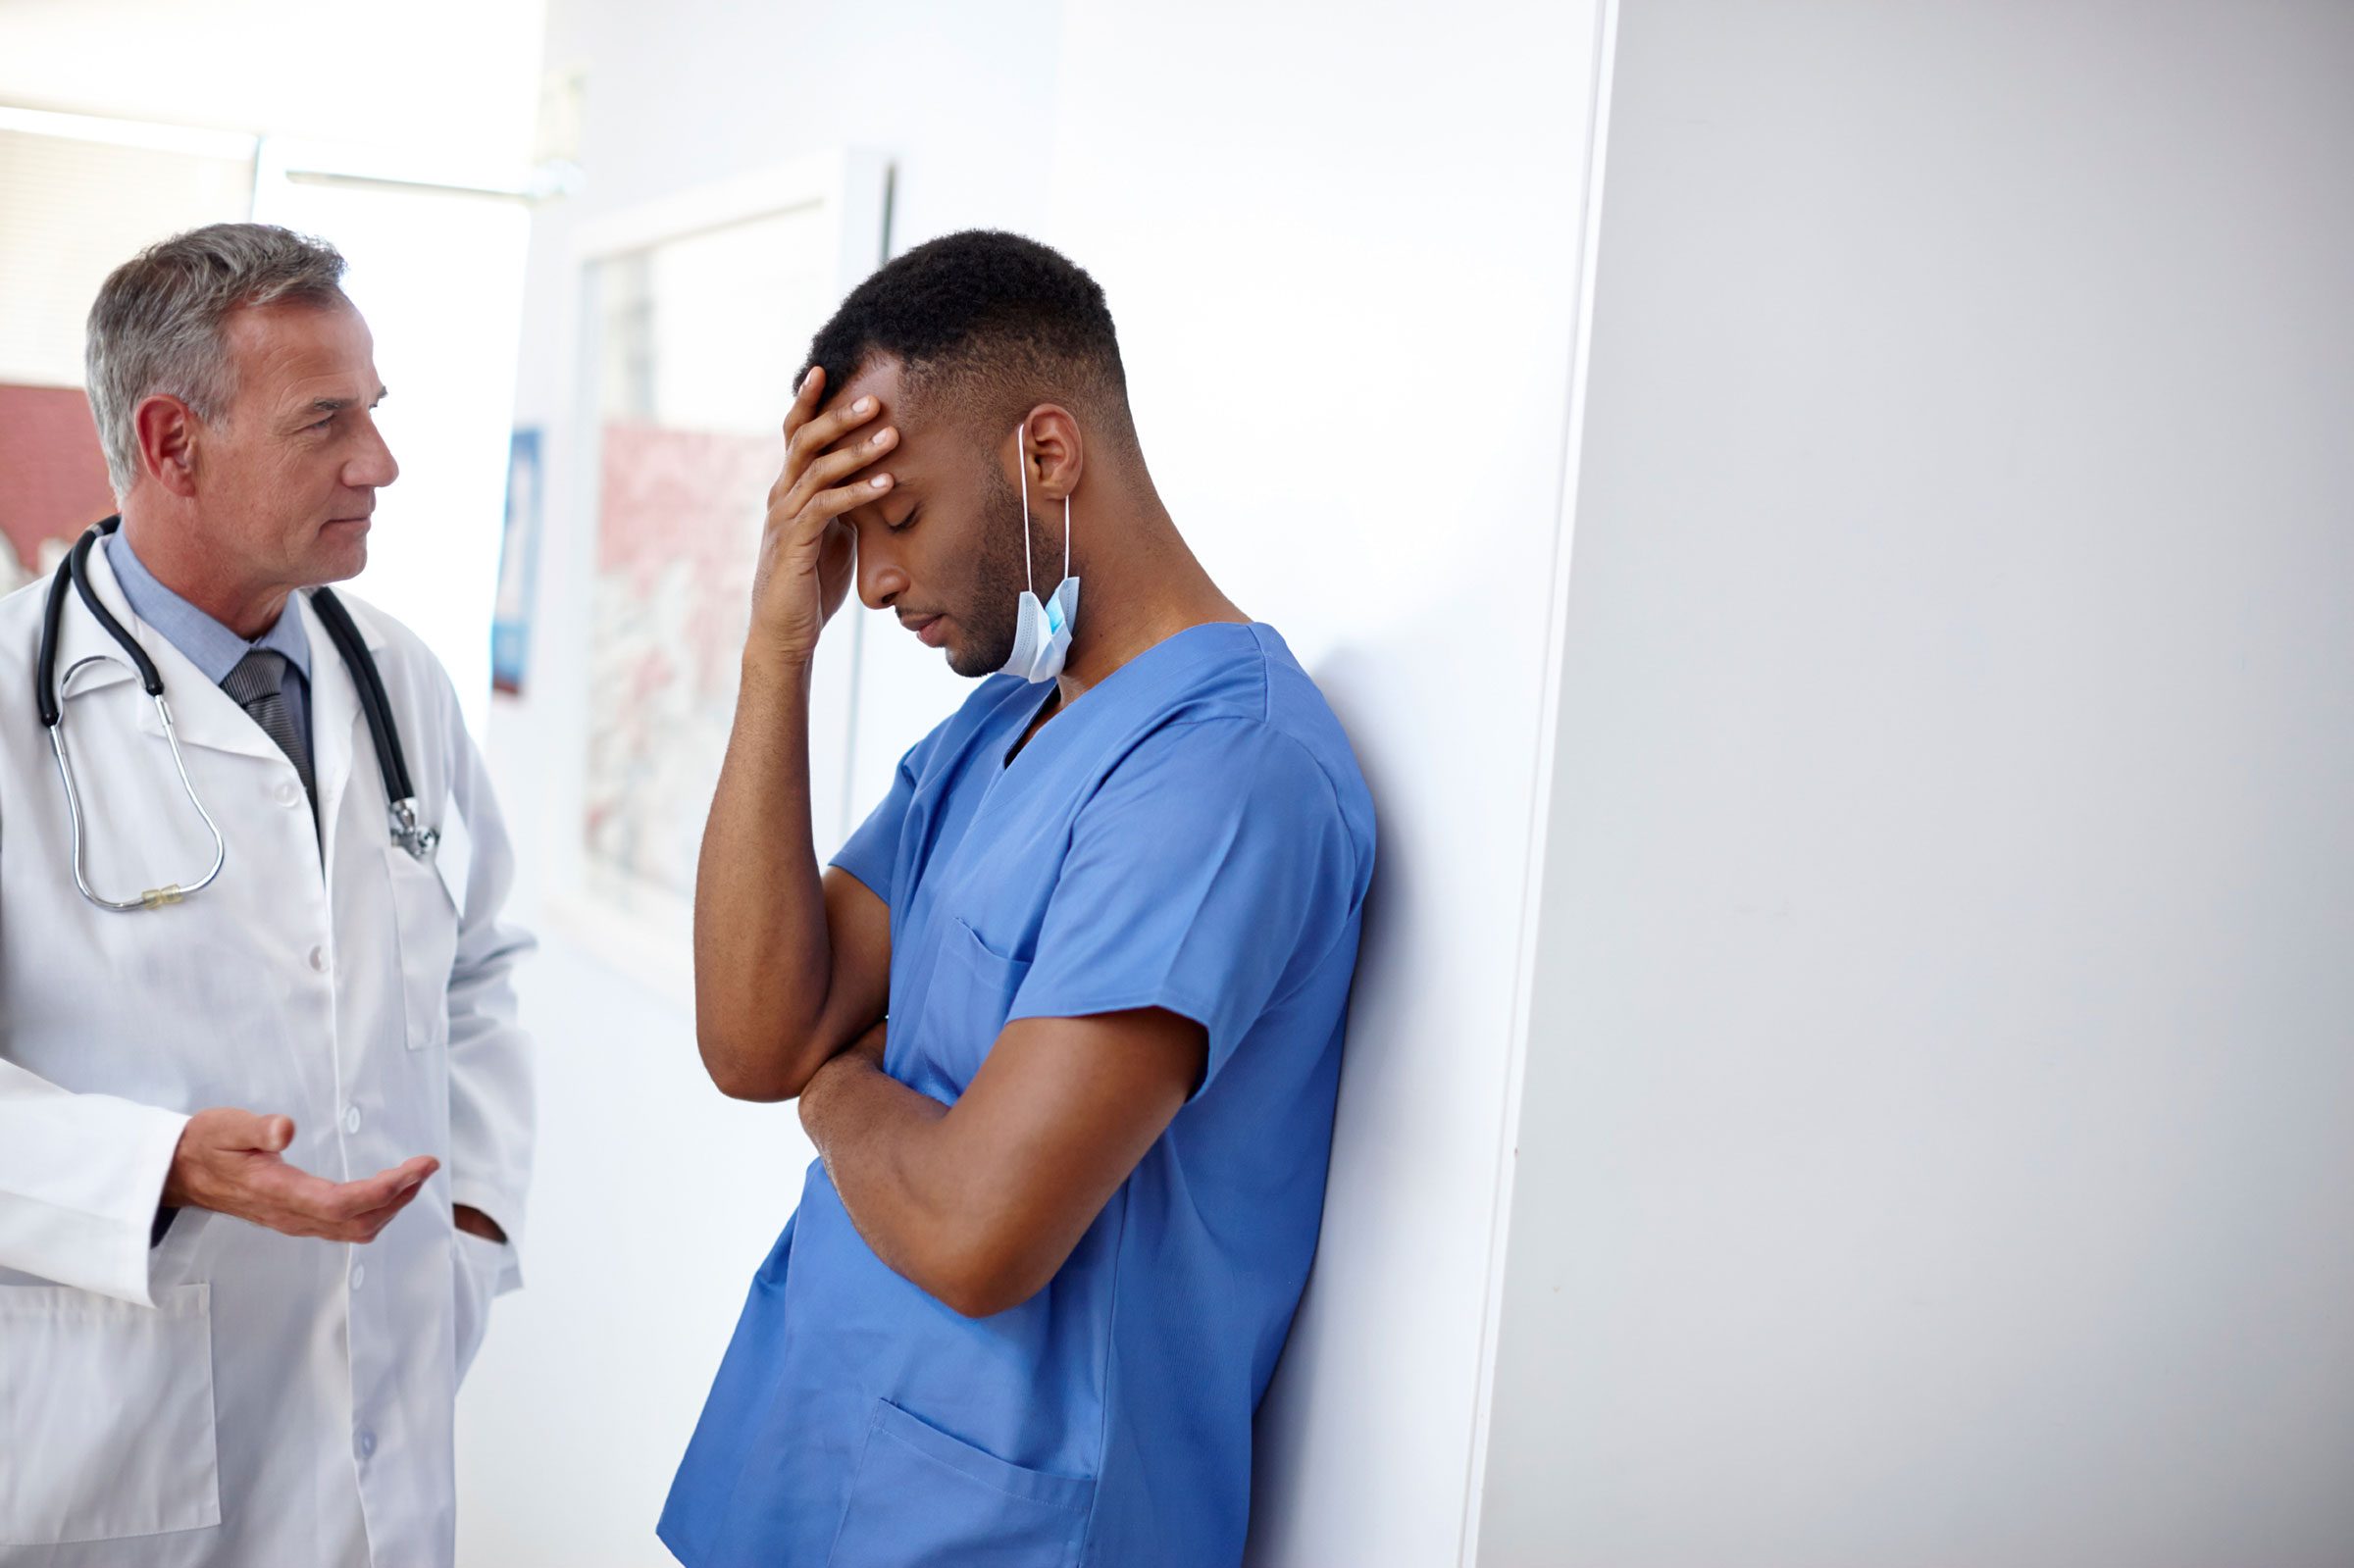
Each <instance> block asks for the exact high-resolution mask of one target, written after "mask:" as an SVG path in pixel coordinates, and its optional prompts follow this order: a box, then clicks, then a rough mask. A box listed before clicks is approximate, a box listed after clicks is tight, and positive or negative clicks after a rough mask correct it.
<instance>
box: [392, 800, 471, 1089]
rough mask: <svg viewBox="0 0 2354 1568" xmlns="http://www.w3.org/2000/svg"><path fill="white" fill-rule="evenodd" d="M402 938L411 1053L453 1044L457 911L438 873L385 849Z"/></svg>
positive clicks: (403, 985) (396, 848)
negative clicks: (451, 978)
mask: <svg viewBox="0 0 2354 1568" xmlns="http://www.w3.org/2000/svg"><path fill="white" fill-rule="evenodd" d="M384 876H385V879H386V880H387V881H388V882H390V884H391V885H392V923H393V925H394V926H395V927H396V928H397V929H398V932H399V943H400V985H401V1002H402V1006H403V1008H404V1009H405V1011H406V1012H407V1014H408V1030H409V1049H411V1050H413V1051H415V1050H423V1049H425V1048H426V1047H427V1046H429V1045H438V1044H441V1043H443V1042H445V1041H446V1040H447V1039H448V1038H449V971H450V967H451V965H453V964H454V963H455V962H456V961H457V956H458V906H457V905H456V904H455V903H453V902H452V901H451V900H450V896H449V887H448V885H446V884H445V883H443V881H442V880H441V876H440V874H439V873H438V872H436V871H435V870H434V868H433V867H432V866H431V865H428V864H427V863H425V862H424V861H421V860H419V859H418V858H417V857H416V856H414V855H412V854H410V853H409V852H408V851H407V850H405V849H402V848H400V847H399V846H398V845H396V844H387V845H386V846H385V848H384Z"/></svg>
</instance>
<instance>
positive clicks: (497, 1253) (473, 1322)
mask: <svg viewBox="0 0 2354 1568" xmlns="http://www.w3.org/2000/svg"><path fill="white" fill-rule="evenodd" d="M452 1234H453V1235H455V1236H456V1238H457V1243H458V1244H457V1254H456V1263H455V1267H454V1269H453V1270H452V1272H453V1274H454V1275H455V1276H456V1278H455V1282H454V1283H455V1286H456V1290H457V1309H458V1339H457V1344H458V1381H459V1382H460V1383H463V1382H465V1381H466V1373H467V1370H468V1369H469V1368H471V1367H472V1366H473V1365H474V1357H475V1352H477V1351H479V1350H480V1349H482V1347H483V1335H484V1333H485V1332H486V1330H487V1329H488V1328H489V1327H490V1298H491V1297H492V1296H494V1295H496V1294H497V1293H498V1276H499V1273H500V1271H501V1270H503V1269H504V1268H505V1267H506V1266H507V1246H506V1243H505V1242H504V1241H493V1240H491V1239H489V1238H488V1237H483V1236H475V1235H472V1234H471V1233H469V1232H466V1231H456V1232H453V1233H452Z"/></svg>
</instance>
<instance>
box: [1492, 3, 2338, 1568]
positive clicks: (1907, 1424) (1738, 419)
mask: <svg viewBox="0 0 2354 1568" xmlns="http://www.w3.org/2000/svg"><path fill="white" fill-rule="evenodd" d="M2349 80H2354V11H2349V10H2348V9H2347V8H2345V7H2342V6H2328V5H2296V4H2284V3H2261V4H2254V3H2251V4H2237V5H2222V4H2194V3H2188V0H2165V3H2159V4H2151V3H2146V0H2145V3H2135V4H2127V3H2124V0H2074V3H2070V4H2066V5H2040V6H2023V5H2011V6H1985V5H1973V4H1965V3H1961V0H1941V3H1917V4H1914V5H1909V6H1901V7H1891V6H1876V5H1869V4H1858V3H1839V4H1833V3H1814V4H1791V5H1782V6H1774V7H1763V8H1762V7H1758V6H1754V5H1747V4H1740V3H1733V0H1629V3H1628V4H1626V6H1625V7H1624V16H1623V19H1622V22H1621V24H1620V37H1619V50H1618V55H1617V61H1616V74H1615V78H1614V86H1613V92H1614V95H1615V106H1614V112H1613V114H1612V121H1611V126H1610V149H1609V163H1608V185H1607V192H1606V195H1605V200H1604V211H1603V218H1602V224H1601V230H1600V233H1601V244H1600V262H1599V266H1600V272H1599V284H1598V289H1599V291H1598V296H1597V306H1596V311H1597V314H1596V319H1595V326H1594V338H1593V345H1594V346H1593V353H1594V359H1593V372H1592V375H1593V379H1592V386H1591V405H1590V406H1591V417H1590V420H1589V422H1588V424H1587V425H1586V428H1585V430H1584V437H1583V439H1584V452H1585V462H1584V478H1583V485H1582V491H1581V494H1580V496H1579V501H1578V508H1577V521H1576V551H1575V562H1574V566H1573V571H1572V589H1571V596H1570V616H1569V623H1568V629H1567V656H1566V663H1565V666H1564V688H1563V691H1562V694H1561V715H1560V735H1561V752H1560V757H1559V761H1558V766H1557V769H1556V773H1555V784H1554V788H1553V799H1552V805H1551V809H1552V812H1553V832H1552V839H1551V847H1550V852H1549V855H1548V858H1547V862H1546V866H1545V900H1544V904H1543V912H1542V929H1541V934H1540V941H1539V945H1540V952H1541V957H1542V968H1541V971H1540V975H1541V979H1540V987H1539V991H1538V994H1537V998H1536V1028H1535V1031H1534V1036H1533V1043H1532V1046H1531V1051H1530V1059H1529V1064H1528V1069H1527V1078H1526V1092H1525V1098H1524V1114H1523V1119H1522V1123H1521V1129H1520V1138H1519V1147H1520V1160H1519V1169H1518V1176H1517V1188H1516V1194H1515V1207H1514V1212H1513V1226H1512V1234H1511V1242H1510V1254H1509V1258H1510V1261H1509V1270H1508V1290H1507V1297H1506V1302H1505V1313H1504V1325H1503V1336H1502V1341H1501V1351H1500V1357H1499V1363H1498V1368H1497V1373H1496V1414H1495V1425H1494V1430H1493V1433H1492V1438H1491V1444H1490V1454H1489V1465H1488V1471H1487V1477H1486V1492H1485V1498H1484V1516H1483V1517H1484V1530H1483V1535H1482V1541H1481V1547H1482V1549H1481V1550H1480V1553H1479V1559H1480V1561H1481V1562H1482V1563H1484V1564H1497V1565H1516V1564H1545V1565H1548V1568H1569V1565H1576V1564H1609V1565H1612V1568H1650V1565H1671V1564H1672V1565H1698V1564H1719V1563H1726V1562H1741V1563H1745V1564H1755V1565H1758V1568H1772V1565H1775V1564H1828V1563H1869V1564H1874V1565H1877V1568H1908V1565H1915V1564H1919V1565H1929V1564H1953V1563H1972V1564H1985V1565H1998V1564H1999V1565H2021V1564H2041V1563H2050V1564H2071V1565H2076V1568H2092V1565H2100V1564H2120V1565H2125V1564H2134V1565H2147V1564H2151V1563H2161V1562H2164V1563H2255V1562H2262V1563H2266V1564H2273V1565H2290V1564H2323V1563H2343V1562H2346V1561H2348V1560H2350V1559H2354V1500H2350V1499H2354V1492H2349V1490H2348V1488H2347V1487H2346V1485H2345V1468H2346V1464H2345V1461H2346V1456H2347V1438H2348V1433H2349V1430H2350V1429H2354V1335H2349V1333H2348V1332H2347V1325H2348V1324H2349V1323H2354V1224H2350V1223H2349V1221H2350V1220H2354V1204H2350V1201H2349V1197H2348V1193H2349V1191H2350V1190H2354V1153H2350V1150H2354V1138H2349V1137H2348V1129H2349V1128H2350V1127H2354V1050H2349V1048H2348V1046H2349V1038H2348V1022H2347V1021H2348V1019H2349V1018H2350V1017H2354V966H2349V965H2348V963H2347V958H2346V955H2347V953H2348V952H2349V951H2350V950H2354V828H2350V827H2349V821H2350V820H2354V819H2350V818H2349V815H2348V812H2347V801H2348V800H2349V798H2354V748H2350V747H2349V744H2348V735H2349V733H2354V732H2350V729H2349V725H2350V722H2354V663H2350V662H2349V660H2348V659H2347V656H2346V628H2347V627H2348V625H2349V624H2354V531H2349V530H2348V528H2347V520H2348V514H2349V502H2350V501H2354V443H2350V442H2349V441H2348V440H2347V439H2346V431H2347V430H2349V429H2350V428H2354V370H2350V369H2349V367H2354V313H2350V312H2349V308H2348V304H2347V293H2346V279H2347V278H2349V277H2354V182H2349V181H2348V179H2347V178H2346V177H2345V153H2346V150H2347V148H2348V147H2349V146H2354V94H2349V93H2348V91H2347V84H2348V82H2349Z"/></svg>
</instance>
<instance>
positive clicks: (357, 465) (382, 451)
mask: <svg viewBox="0 0 2354 1568" xmlns="http://www.w3.org/2000/svg"><path fill="white" fill-rule="evenodd" d="M399 478H400V464H399V463H398V462H397V461H395V460H394V458H393V456H392V448H391V446H390V445H389V444H387V443H386V441H385V440H384V431H383V430H379V429H377V426H376V422H375V421H373V420H371V421H369V423H368V429H367V433H366V434H365V435H363V436H362V437H361V440H360V450H359V451H358V452H356V453H354V454H353V455H352V458H351V461H350V462H348V463H346V464H344V465H343V482H344V483H345V484H347V485H349V486H350V487H351V488H353V489H355V490H368V489H383V488H384V486H385V485H387V484H389V483H391V482H392V481H394V480H396V479H399Z"/></svg>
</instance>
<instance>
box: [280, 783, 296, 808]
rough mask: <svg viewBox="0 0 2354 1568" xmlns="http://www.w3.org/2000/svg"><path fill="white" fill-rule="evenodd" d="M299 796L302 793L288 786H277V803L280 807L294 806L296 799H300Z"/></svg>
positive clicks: (292, 786)
mask: <svg viewBox="0 0 2354 1568" xmlns="http://www.w3.org/2000/svg"><path fill="white" fill-rule="evenodd" d="M301 795H302V791H301V790H300V789H298V788H296V787H295V786H294V785H292V784H280V785H279V786H278V803H279V804H280V805H281V806H290V805H292V804H294V802H295V801H296V800H297V799H299V798H301Z"/></svg>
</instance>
